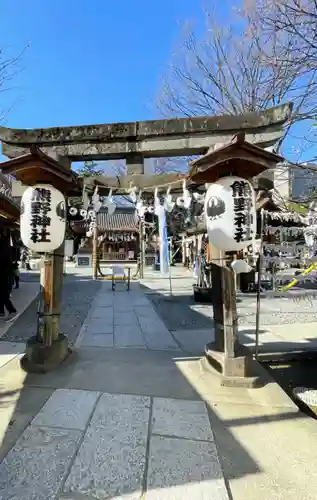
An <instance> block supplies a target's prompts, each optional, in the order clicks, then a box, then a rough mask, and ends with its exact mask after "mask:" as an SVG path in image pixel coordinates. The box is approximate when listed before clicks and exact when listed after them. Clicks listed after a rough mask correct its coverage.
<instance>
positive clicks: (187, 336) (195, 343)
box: [172, 328, 215, 355]
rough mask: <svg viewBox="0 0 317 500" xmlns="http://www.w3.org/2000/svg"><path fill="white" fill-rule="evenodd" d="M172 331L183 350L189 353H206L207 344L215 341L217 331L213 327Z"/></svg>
mask: <svg viewBox="0 0 317 500" xmlns="http://www.w3.org/2000/svg"><path fill="white" fill-rule="evenodd" d="M172 333H173V336H174V337H175V339H176V340H177V342H178V344H179V345H180V346H181V348H182V349H183V351H185V352H187V353H189V354H198V355H201V354H204V352H205V345H206V344H207V343H208V342H213V341H214V339H215V331H214V329H213V328H208V329H200V330H188V329H187V330H186V329H185V330H176V331H173V332H172Z"/></svg>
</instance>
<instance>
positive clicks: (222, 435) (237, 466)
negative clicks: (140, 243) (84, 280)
mask: <svg viewBox="0 0 317 500" xmlns="http://www.w3.org/2000/svg"><path fill="white" fill-rule="evenodd" d="M77 286H79V287H80V286H81V284H80V282H77ZM110 287H111V285H110V283H107V282H102V283H101V285H100V288H99V291H98V293H97V294H96V296H95V299H94V302H93V304H92V306H91V308H90V311H89V313H88V315H87V318H86V320H85V321H84V323H83V326H82V329H81V332H80V334H79V336H78V337H77V341H76V347H77V349H76V352H75V353H74V354H73V356H72V357H70V358H69V360H68V361H67V362H65V363H64V364H63V365H62V366H61V367H60V369H59V370H56V371H55V372H53V373H49V374H46V375H26V374H25V373H24V372H23V371H22V370H21V368H20V365H19V359H20V357H21V352H22V348H23V344H22V343H12V342H1V343H0V359H1V353H3V355H4V356H6V358H5V359H6V364H4V363H0V380H1V387H0V439H1V441H2V446H1V450H0V460H2V461H1V463H0V499H1V500H9V499H10V500H11V499H13V498H18V499H20V500H35V499H36V500H42V499H43V500H44V499H45V500H46V499H47V500H61V499H64V500H67V499H68V500H85V499H86V500H93V499H100V500H101V499H113V500H136V499H138V500H141V499H142V500H165V499H168V500H178V499H182V500H183V499H187V498H188V499H191V500H196V499H197V500H209V499H213V500H232V499H233V500H255V499H258V498H259V496H260V497H261V499H263V500H280V499H281V498H288V500H295V499H296V500H302V499H305V500H313V499H315V498H316V493H315V485H316V482H317V471H316V467H315V464H316V461H317V429H316V422H315V421H313V420H311V419H309V418H308V417H306V416H305V415H302V414H300V413H299V412H298V410H297V408H296V407H295V405H294V404H293V403H292V401H291V400H290V399H289V398H288V397H287V396H286V395H285V394H284V392H283V391H282V390H281V389H280V388H279V387H278V386H277V384H275V383H274V382H273V381H272V380H271V379H269V378H268V380H267V384H266V385H265V387H263V388H261V389H254V390H248V389H243V388H238V389H235V388H225V387H221V386H220V385H219V379H218V378H217V377H216V376H214V375H211V373H209V372H206V371H204V369H203V364H202V362H201V360H200V358H199V357H195V356H188V355H187V354H186V351H185V352H184V349H183V347H182V344H181V343H180V342H179V339H178V338H177V337H175V335H174V333H173V334H171V333H170V332H169V331H168V330H167V328H166V327H165V325H164V324H163V323H162V321H161V320H160V318H159V317H158V316H157V314H156V312H155V311H154V309H153V308H152V306H151V304H150V302H149V301H148V298H147V297H145V296H144V294H143V292H142V289H141V288H140V286H139V285H138V284H137V283H134V284H133V286H132V289H131V291H130V292H126V291H120V286H118V289H117V291H116V292H115V293H112V292H111V290H110ZM191 332H193V330H191ZM187 333H188V332H187ZM194 333H195V335H196V336H197V335H198V333H199V332H194ZM1 365H2V366H1ZM303 464H304V466H303ZM303 467H304V474H303Z"/></svg>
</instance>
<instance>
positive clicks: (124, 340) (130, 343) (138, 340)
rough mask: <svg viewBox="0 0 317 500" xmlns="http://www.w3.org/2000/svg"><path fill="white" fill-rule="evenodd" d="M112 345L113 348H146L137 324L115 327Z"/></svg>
mask: <svg viewBox="0 0 317 500" xmlns="http://www.w3.org/2000/svg"><path fill="white" fill-rule="evenodd" d="M114 345H115V347H146V344H145V340H144V338H143V335H142V331H141V328H140V327H139V325H138V324H132V325H131V324H130V325H121V326H115V327H114Z"/></svg>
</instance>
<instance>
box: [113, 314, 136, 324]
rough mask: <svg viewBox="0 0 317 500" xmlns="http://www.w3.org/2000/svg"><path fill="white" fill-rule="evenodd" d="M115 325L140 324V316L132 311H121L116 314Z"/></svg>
mask: <svg viewBox="0 0 317 500" xmlns="http://www.w3.org/2000/svg"><path fill="white" fill-rule="evenodd" d="M114 325H115V326H121V325H138V326H139V323H138V318H137V316H136V315H135V313H134V312H133V311H132V312H120V313H117V312H116V313H115V315H114Z"/></svg>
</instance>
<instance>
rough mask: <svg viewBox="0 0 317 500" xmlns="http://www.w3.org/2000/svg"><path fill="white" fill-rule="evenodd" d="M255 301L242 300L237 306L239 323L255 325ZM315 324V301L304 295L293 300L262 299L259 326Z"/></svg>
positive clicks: (316, 313) (316, 316) (316, 308)
mask: <svg viewBox="0 0 317 500" xmlns="http://www.w3.org/2000/svg"><path fill="white" fill-rule="evenodd" d="M255 311H256V299H255V298H253V299H251V298H244V299H243V300H242V302H241V303H239V304H238V315H239V323H240V324H243V325H254V324H255ZM314 322H317V299H316V298H313V299H312V300H309V299H308V298H307V297H305V295H302V296H297V297H296V296H294V298H291V297H289V298H262V299H261V317H260V323H261V325H280V324H281V325H283V324H291V323H314Z"/></svg>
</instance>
